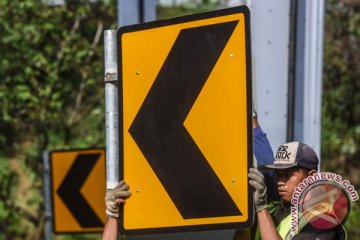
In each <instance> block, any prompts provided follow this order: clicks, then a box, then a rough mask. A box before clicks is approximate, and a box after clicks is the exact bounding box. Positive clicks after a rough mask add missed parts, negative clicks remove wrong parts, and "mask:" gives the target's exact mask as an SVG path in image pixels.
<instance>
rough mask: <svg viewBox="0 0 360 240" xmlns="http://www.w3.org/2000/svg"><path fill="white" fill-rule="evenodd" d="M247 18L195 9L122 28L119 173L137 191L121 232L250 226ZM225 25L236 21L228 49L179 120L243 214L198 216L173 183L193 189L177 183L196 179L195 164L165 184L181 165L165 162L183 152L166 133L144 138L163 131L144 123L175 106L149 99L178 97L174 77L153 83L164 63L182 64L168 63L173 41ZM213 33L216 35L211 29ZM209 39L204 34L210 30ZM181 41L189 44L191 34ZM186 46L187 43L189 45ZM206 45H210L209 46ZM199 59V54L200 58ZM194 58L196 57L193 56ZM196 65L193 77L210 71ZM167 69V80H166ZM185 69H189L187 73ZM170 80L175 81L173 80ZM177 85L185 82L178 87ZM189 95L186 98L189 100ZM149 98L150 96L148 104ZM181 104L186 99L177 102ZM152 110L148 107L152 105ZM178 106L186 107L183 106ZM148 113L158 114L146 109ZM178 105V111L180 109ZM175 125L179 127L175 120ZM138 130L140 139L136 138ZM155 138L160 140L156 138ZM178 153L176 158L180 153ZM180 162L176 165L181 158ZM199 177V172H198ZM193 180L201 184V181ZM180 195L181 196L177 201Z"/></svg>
mask: <svg viewBox="0 0 360 240" xmlns="http://www.w3.org/2000/svg"><path fill="white" fill-rule="evenodd" d="M247 21H249V19H248V12H247V9H245V8H244V7H238V8H233V9H228V10H221V11H215V12H212V13H207V14H203V15H202V14H200V15H195V17H189V18H187V17H183V18H180V19H174V20H166V21H159V22H154V23H152V24H148V25H135V26H133V27H132V26H129V27H127V28H124V29H120V34H119V38H120V39H119V43H120V49H121V50H120V59H119V64H121V65H120V70H121V75H120V76H121V77H120V79H121V83H120V84H121V85H122V87H121V89H122V99H121V104H122V106H121V107H122V121H121V124H122V126H120V127H122V133H123V135H122V136H120V137H122V138H123V146H121V148H120V149H122V152H121V151H120V152H121V155H120V160H121V161H122V164H123V173H122V177H123V179H125V180H126V181H127V182H128V183H129V184H130V186H131V191H132V196H131V197H130V199H128V200H127V202H126V204H125V206H124V210H123V216H122V219H121V230H122V231H125V233H129V234H131V233H132V232H134V233H147V232H171V231H186V230H187V229H189V230H191V229H217V228H235V227H239V226H246V225H250V224H251V222H252V212H251V211H252V210H250V209H251V208H252V206H251V205H249V204H251V201H252V197H251V196H250V195H249V192H250V190H249V189H248V182H247V181H248V179H247V172H248V168H249V167H250V165H251V164H252V128H251V122H250V116H249V115H248V112H249V111H248V109H249V107H250V106H251V86H250V84H251V78H250V76H251V72H250V71H251V68H250V56H249V54H250V45H249V44H250V43H249V42H248V41H249V40H250V36H249V33H248V32H247V31H248V25H249V23H248V22H247ZM228 23H234V24H233V26H234V27H233V28H232V29H231V32H230V33H229V37H228V39H226V41H225V40H224V42H225V45H224V47H223V48H221V51H220V54H219V55H218V56H217V59H216V62H215V64H214V65H213V66H211V71H208V76H206V79H205V82H204V83H203V85H201V89H200V90H199V94H198V95H196V99H195V101H194V103H193V104H192V105H191V108H190V111H189V112H188V113H187V114H186V118H185V119H184V121H181V122H182V126H180V127H179V128H180V130H181V131H182V132H184V131H185V130H184V129H186V132H187V133H188V134H189V136H190V137H189V139H191V140H192V142H191V144H192V145H194V148H197V149H199V150H200V152H201V153H202V155H203V156H204V159H206V161H207V164H206V165H208V166H210V168H211V169H212V171H213V174H214V175H215V178H217V179H219V180H220V182H221V185H222V186H223V188H224V190H225V191H226V192H227V194H228V196H229V197H228V198H230V200H231V201H233V203H234V204H235V208H236V209H238V210H239V213H238V214H235V213H234V214H229V215H226V213H224V215H221V211H220V213H215V214H217V215H216V216H215V215H214V216H211V214H212V213H209V215H210V217H204V215H206V213H204V214H202V215H199V217H197V215H196V209H195V210H194V211H193V212H191V213H189V214H187V212H186V211H187V209H185V210H181V204H182V203H181V197H179V196H173V195H174V194H173V193H172V192H171V189H170V188H172V187H174V188H179V189H193V188H191V187H190V188H186V187H185V188H181V186H180V187H179V186H177V185H181V184H187V183H184V182H186V181H183V180H184V179H187V178H190V177H191V178H194V179H196V175H197V170H198V169H197V168H196V167H195V166H194V168H192V167H189V168H188V171H182V170H181V172H180V170H179V172H176V173H174V174H176V176H177V179H178V180H179V181H175V182H174V179H172V180H169V181H170V182H171V183H170V184H168V185H167V184H166V181H167V179H166V176H168V175H170V176H171V173H170V174H167V171H174V170H173V169H176V166H175V167H172V168H168V164H172V163H171V161H172V160H171V159H172V157H173V156H172V154H177V155H179V153H177V152H176V151H174V152H171V151H168V149H167V148H166V147H162V146H161V144H163V143H164V141H163V140H164V139H165V138H164V137H163V136H161V137H159V138H157V136H156V137H154V138H153V137H152V136H151V137H149V138H151V139H152V140H153V139H155V140H153V142H150V143H148V142H146V141H145V140H143V139H146V138H147V134H148V135H151V134H155V135H156V134H161V133H159V132H161V131H158V132H156V131H155V130H154V131H155V133H152V132H150V130H151V129H157V127H156V126H155V127H154V128H152V127H149V129H150V130H149V131H148V132H146V129H145V128H146V127H147V125H148V124H150V125H151V124H154V125H156V124H160V123H161V121H163V120H162V119H160V120H159V123H156V122H155V123H152V121H153V119H152V118H151V116H152V114H158V115H159V116H160V117H159V118H162V116H164V115H165V116H166V113H165V114H164V113H160V110H161V109H169V110H168V111H169V112H171V113H169V114H168V115H171V114H173V113H172V110H171V109H172V106H169V107H163V108H159V109H160V110H157V107H156V106H154V104H153V105H151V104H152V103H151V100H152V98H158V99H159V102H161V99H162V96H164V101H165V102H166V101H168V99H172V100H171V101H176V99H175V100H173V98H172V97H171V96H167V94H166V93H167V92H168V91H170V90H171V91H175V92H176V91H177V90H176V87H178V85H177V84H176V83H175V84H174V85H173V86H174V87H169V86H168V85H170V83H169V84H168V82H166V83H164V84H163V85H161V86H160V85H159V87H158V86H157V85H156V84H157V83H155V81H161V79H160V78H161V77H162V76H163V75H162V74H163V73H164V74H165V75H166V70H164V68H166V67H167V66H170V67H169V69H170V68H171V67H172V65H171V64H173V65H175V67H174V68H177V67H178V65H179V64H178V62H177V60H174V61H173V62H172V63H169V62H171V61H172V59H170V58H172V57H171V56H174V58H179V59H180V58H181V56H179V54H177V53H176V52H174V51H178V50H176V49H177V48H176V47H174V46H178V45H181V43H179V42H181V41H182V39H181V37H182V34H183V35H184V36H185V34H186V33H187V32H190V31H194V34H193V35H191V37H193V38H190V39H194V41H197V40H196V36H197V35H196V34H202V31H199V32H200V33H198V31H197V29H198V28H201V27H204V29H205V27H207V26H209V28H210V29H211V27H212V26H215V25H216V26H217V25H219V29H221V27H222V26H220V25H221V24H228ZM206 29H207V28H206ZM206 31H207V30H206ZM209 31H210V30H209ZM215 32H216V33H218V32H220V33H222V30H216V31H215ZM209 34H210V36H211V32H210V33H209ZM205 35H206V34H205ZM220 35H221V34H220ZM221 37H223V36H222V35H221V36H220V37H219V38H221ZM204 38H205V39H206V36H205V37H204ZM215 38H216V37H214V39H215ZM183 39H185V40H183V41H184V42H185V43H187V42H186V41H188V40H186V36H185V37H184V38H183ZM190 42H191V41H190ZM200 45H201V44H200ZM191 46H192V43H189V44H188V45H186V44H184V45H181V46H180V47H181V48H178V49H182V50H181V51H189V52H194V54H196V52H197V51H196V49H191ZM187 47H189V49H187V50H184V48H187ZM209 49H210V50H209V51H211V44H210V45H209ZM179 51H180V50H179ZM182 54H183V52H181V53H180V55H182ZM190 55H191V54H190ZM190 55H189V56H190ZM169 56H170V57H169ZM210 56H213V55H210ZM194 58H195V59H196V56H194ZM189 61H192V59H189ZM194 61H195V60H194ZM194 64H198V63H196V62H195V63H194ZM190 65H191V64H190ZM204 65H205V63H204ZM164 66H165V67H164ZM198 66H200V67H199V68H198V67H196V68H194V69H190V70H191V74H189V76H190V77H191V75H192V74H195V75H196V71H205V70H202V69H201V68H202V67H201V66H202V64H201V63H200V64H198ZM181 71H183V70H181ZM184 71H185V70H184ZM205 72H206V71H205ZM182 73H183V72H182ZM165 75H164V77H163V78H164V79H166V76H165ZM184 75H186V74H185V73H184ZM169 76H172V75H171V74H170V75H169ZM174 76H175V77H174V78H176V79H174V81H181V79H182V78H181V77H179V78H177V77H176V74H175V75H174ZM163 81H165V80H163ZM168 81H169V82H171V81H172V80H171V79H170V80H168ZM179 85H181V83H179ZM189 85H190V86H186V87H187V88H186V90H179V93H180V92H181V91H184V92H188V91H192V89H191V88H192V85H191V84H189ZM167 87H168V88H167ZM180 88H182V86H179V89H180ZM174 89H175V90H174ZM156 91H158V92H156ZM181 93H182V92H181ZM179 98H181V96H180V97H179ZM186 98H187V97H185V100H184V102H185V103H186V101H188V100H187V99H186ZM154 101H156V100H154ZM179 101H182V100H179ZM189 101H190V100H189ZM147 102H149V104H148V105H147ZM169 102H170V101H169ZM182 104H183V102H181V103H180V104H179V105H182ZM155 105H156V104H155ZM178 107H179V106H178V104H176V107H174V108H178ZM147 108H149V109H151V110H149V111H147ZM179 109H181V106H180V107H179ZM150 111H154V112H153V113H149V112H150ZM157 111H158V112H157ZM164 111H165V110H164ZM176 111H177V110H176ZM176 111H175V115H177V112H176ZM249 113H250V112H249ZM179 114H180V113H179ZM149 116H150V117H149ZM171 116H172V115H171ZM137 117H138V118H139V119H141V117H143V119H144V120H143V121H142V122H141V120H139V122H140V123H139V126H141V127H138V128H136V126H137V125H136V121H137V120H136V118H137ZM147 118H148V119H147ZM164 118H165V117H164ZM154 119H156V118H154ZM154 121H155V120H154ZM164 121H166V119H165V120H164ZM174 121H177V120H174ZM141 124H142V125H141ZM166 124H167V123H166ZM169 124H170V123H169ZM142 126H145V127H142ZM174 126H177V124H175V125H174ZM182 127H184V129H182ZM132 129H135V130H132ZM138 129H142V131H145V132H146V133H138ZM144 129H145V130H144ZM180 130H179V131H180ZM164 132H165V130H164ZM137 134H138V135H137ZM164 134H165V135H166V134H168V133H164ZM174 134H175V133H174ZM137 136H140V137H139V138H137ZM142 136H144V137H142ZM157 139H160V140H159V141H157ZM184 139H185V138H184ZM169 141H172V140H169ZM165 142H166V141H165ZM157 144H158V145H157ZM165 144H166V143H165ZM143 145H144V146H143ZM178 145H179V148H181V147H182V146H181V141H180V143H179V144H178ZM152 147H153V148H154V149H157V151H158V152H155V151H154V153H153V152H152V150H151V149H152ZM169 149H171V148H169ZM163 155H166V156H165V157H164V159H169V162H170V163H167V162H164V164H163V169H162V167H161V166H158V163H157V162H156V161H155V162H156V163H154V161H153V160H152V158H154V156H163ZM176 158H177V159H179V157H178V156H176ZM155 160H156V159H155ZM175 164H179V163H178V162H176V163H175ZM199 164H200V163H199ZM200 165H201V164H200ZM189 166H191V164H190V165H189ZM179 167H181V164H179ZM204 167H205V166H204ZM199 169H200V168H199ZM200 176H202V175H201V174H200V173H199V177H200ZM193 184H195V185H196V184H197V183H196V181H195V182H194V183H193ZM164 185H165V186H166V187H164ZM202 186H203V185H202ZM202 188H208V189H210V190H211V189H212V188H215V187H214V186H212V185H208V186H204V187H202ZM213 191H215V192H216V191H217V190H216V189H213ZM193 195H194V194H193V193H186V192H184V193H183V197H184V199H186V198H187V197H188V196H193ZM176 197H177V199H179V200H176V201H177V202H176V201H175V202H174V199H175V198H176ZM205 199H206V198H205ZM179 206H180V207H179ZM184 211H185V213H184ZM187 216H190V217H187Z"/></svg>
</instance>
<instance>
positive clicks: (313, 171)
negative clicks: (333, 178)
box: [309, 169, 317, 176]
mask: <svg viewBox="0 0 360 240" xmlns="http://www.w3.org/2000/svg"><path fill="white" fill-rule="evenodd" d="M316 173H317V171H316V170H315V169H312V170H310V171H309V176H312V175H314V174H316Z"/></svg>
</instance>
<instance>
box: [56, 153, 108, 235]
mask: <svg viewBox="0 0 360 240" xmlns="http://www.w3.org/2000/svg"><path fill="white" fill-rule="evenodd" d="M50 170H51V188H52V190H51V195H52V205H53V230H54V232H55V233H81V232H100V231H102V230H103V226H104V223H105V203H104V196H105V188H106V187H105V150H104V149H87V150H66V151H51V152H50Z"/></svg>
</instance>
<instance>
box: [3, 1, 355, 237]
mask: <svg viewBox="0 0 360 240" xmlns="http://www.w3.org/2000/svg"><path fill="white" fill-rule="evenodd" d="M227 2H229V1H216V0H202V1H186V0H185V1H175V0H172V1H170V0H168V1H157V4H156V15H157V19H163V18H169V17H175V16H181V15H186V14H191V13H196V12H204V11H209V10H214V9H218V8H221V7H224V4H227ZM324 21H325V29H324V54H323V73H322V74H323V79H322V82H323V88H322V105H321V109H322V110H321V141H320V145H321V148H320V149H321V171H331V172H335V173H337V174H340V175H341V176H343V178H344V179H348V180H349V181H350V182H351V183H352V184H353V185H354V186H355V188H356V189H359V187H360V80H359V79H360V1H358V0H337V1H336V0H328V1H326V2H325V19H324ZM106 29H117V1H116V0H104V1H100V0H99V1H96V0H79V1H75V0H63V1H60V0H58V1H56V0H0V116H1V118H0V239H43V231H44V218H45V213H44V198H43V181H42V177H43V160H42V154H43V151H44V150H48V149H74V148H94V147H96V148H102V147H105V131H104V128H105V118H104V115H105V114H104V82H103V76H104V69H103V64H104V63H103V59H104V56H103V52H104V50H103V31H104V30H106ZM260 121H261V119H260ZM265 130H266V129H265ZM273 147H274V146H273ZM359 225H360V206H359V201H357V202H354V204H353V209H352V214H351V216H350V218H349V220H348V222H347V225H346V227H347V229H348V233H349V239H359V238H360V232H359V228H358V226H359ZM99 237H100V235H99V234H85V235H66V236H56V237H55V238H54V239H98V238H99Z"/></svg>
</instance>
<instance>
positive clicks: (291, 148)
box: [265, 142, 319, 170]
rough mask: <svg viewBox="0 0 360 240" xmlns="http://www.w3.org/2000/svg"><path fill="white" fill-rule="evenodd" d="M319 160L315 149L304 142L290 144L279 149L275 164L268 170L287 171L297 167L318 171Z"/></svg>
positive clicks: (268, 166)
mask: <svg viewBox="0 0 360 240" xmlns="http://www.w3.org/2000/svg"><path fill="white" fill-rule="evenodd" d="M318 164H319V158H318V157H317V155H316V153H315V151H314V149H312V148H311V147H310V146H309V145H307V144H305V143H302V142H289V143H284V144H282V145H280V147H279V148H278V150H277V152H276V155H275V159H274V163H273V164H272V165H266V166H265V167H266V168H271V169H286V168H291V167H295V166H300V167H304V168H307V169H311V170H312V169H315V170H317V168H318Z"/></svg>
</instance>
